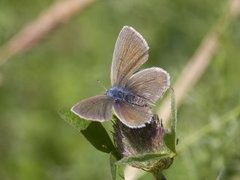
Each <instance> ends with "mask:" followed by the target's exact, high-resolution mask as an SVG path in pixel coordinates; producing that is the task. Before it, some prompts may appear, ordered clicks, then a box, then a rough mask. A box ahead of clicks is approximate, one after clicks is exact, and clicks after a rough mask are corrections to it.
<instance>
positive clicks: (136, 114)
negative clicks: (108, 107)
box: [113, 101, 153, 128]
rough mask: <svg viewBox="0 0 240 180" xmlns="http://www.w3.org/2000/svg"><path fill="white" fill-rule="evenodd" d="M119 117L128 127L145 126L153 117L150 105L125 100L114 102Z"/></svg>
mask: <svg viewBox="0 0 240 180" xmlns="http://www.w3.org/2000/svg"><path fill="white" fill-rule="evenodd" d="M113 107H114V111H115V114H116V116H117V117H118V119H119V120H120V121H121V122H122V123H123V124H125V125H126V126H128V127H132V128H138V127H143V126H145V123H148V122H150V121H151V119H152V116H153V114H152V112H151V109H150V107H148V106H137V105H132V104H129V103H126V102H123V101H119V102H116V103H114V104H113Z"/></svg>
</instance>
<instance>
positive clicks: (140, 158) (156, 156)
mask: <svg viewBox="0 0 240 180" xmlns="http://www.w3.org/2000/svg"><path fill="white" fill-rule="evenodd" d="M174 156H175V154H174V153H167V152H166V153H147V154H141V155H136V156H129V157H124V158H122V159H121V160H119V161H117V162H116V164H119V165H120V164H132V163H136V162H147V161H152V160H160V159H164V158H173V157H174Z"/></svg>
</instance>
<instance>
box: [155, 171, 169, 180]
mask: <svg viewBox="0 0 240 180" xmlns="http://www.w3.org/2000/svg"><path fill="white" fill-rule="evenodd" d="M152 174H153V176H154V177H155V179H156V180H167V178H166V177H165V176H164V175H163V173H162V172H161V171H158V170H157V171H154V172H152Z"/></svg>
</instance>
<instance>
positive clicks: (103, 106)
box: [71, 95, 113, 122]
mask: <svg viewBox="0 0 240 180" xmlns="http://www.w3.org/2000/svg"><path fill="white" fill-rule="evenodd" d="M112 105H113V100H112V99H111V98H109V97H108V96H106V95H98V96H93V97H90V98H88V99H85V100H82V101H80V102H79V103H77V104H76V105H74V106H73V107H72V109H71V111H72V112H73V113H74V114H76V115H78V116H79V117H80V118H83V119H87V120H93V121H99V122H102V121H106V120H110V119H111V117H112Z"/></svg>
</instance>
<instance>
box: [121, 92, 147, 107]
mask: <svg viewBox="0 0 240 180" xmlns="http://www.w3.org/2000/svg"><path fill="white" fill-rule="evenodd" d="M125 101H126V102H128V103H130V104H132V105H136V106H141V107H145V106H149V104H148V103H147V101H146V100H145V99H143V98H142V97H139V96H136V95H134V94H128V95H126V97H125Z"/></svg>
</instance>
